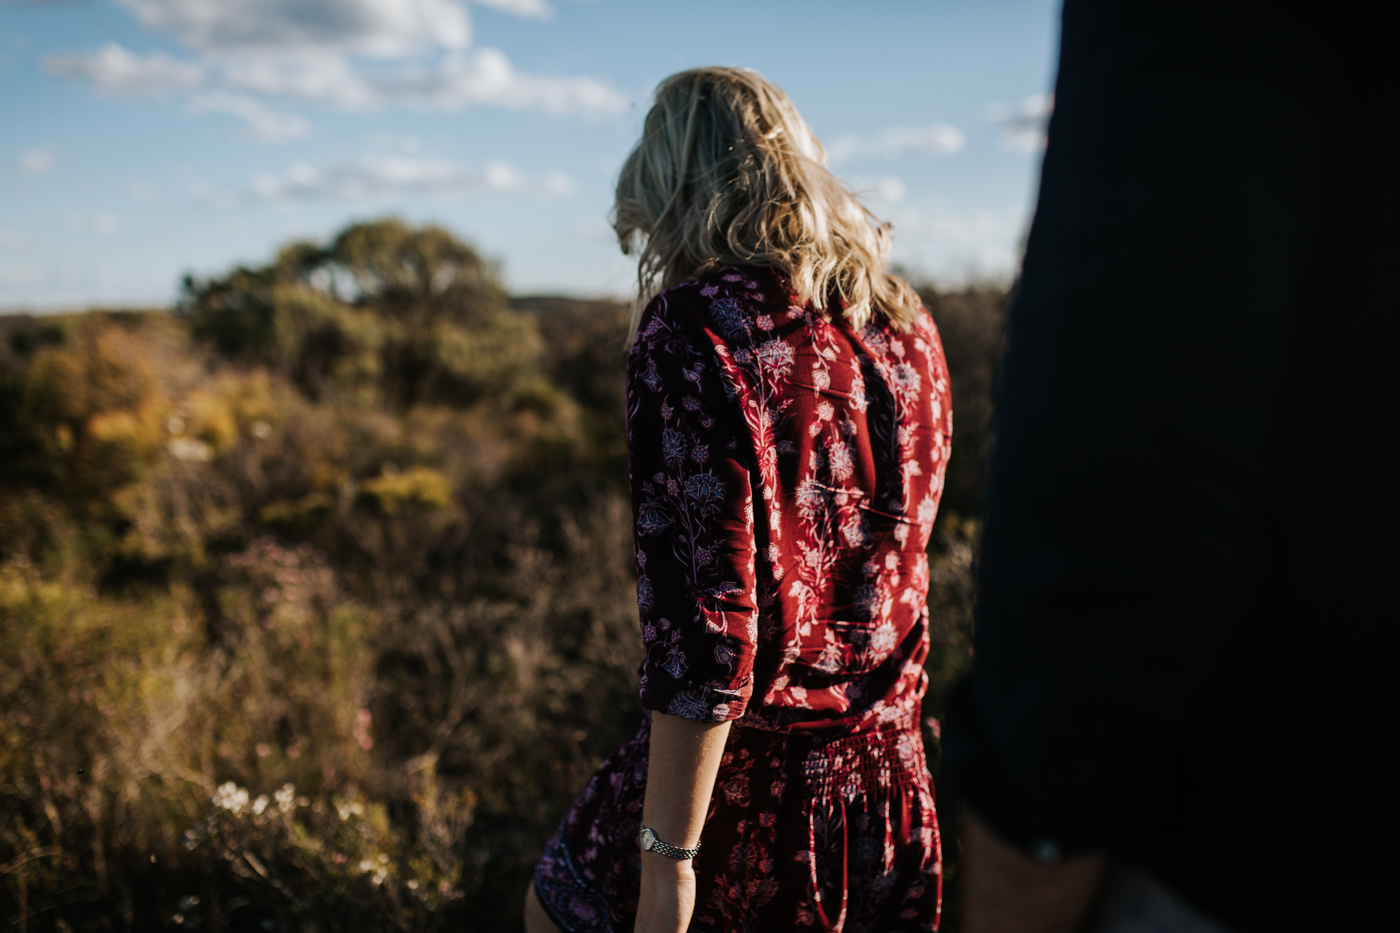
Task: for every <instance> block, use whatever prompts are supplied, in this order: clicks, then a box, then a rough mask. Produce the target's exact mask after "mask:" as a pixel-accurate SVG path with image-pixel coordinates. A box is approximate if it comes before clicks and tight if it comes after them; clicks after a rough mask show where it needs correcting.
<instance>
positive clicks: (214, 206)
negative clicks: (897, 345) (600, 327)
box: [0, 0, 1058, 310]
mask: <svg viewBox="0 0 1400 933" xmlns="http://www.w3.org/2000/svg"><path fill="white" fill-rule="evenodd" d="M1057 15H1058V4H1056V3H1054V2H1051V0H862V2H854V0H846V2H837V0H802V2H789V0H747V2H738V0H706V2H703V3H700V2H694V0H692V2H681V0H50V2H36V0H27V2H26V0H0V113H3V114H4V119H3V123H2V124H0V308H3V309H11V310H13V309H20V308H31V309H40V310H42V309H57V308H73V307H81V306H86V305H91V304H101V305H109V306H110V305H118V304H144V303H165V302H168V301H170V300H171V299H172V298H173V297H174V295H175V293H176V289H177V286H178V282H179V279H180V276H181V275H183V274H184V273H186V272H194V273H196V274H212V273H217V272H219V271H221V270H224V269H226V268H228V267H229V266H230V265H232V264H234V263H237V262H261V261H265V260H266V259H267V258H268V257H269V256H270V255H271V253H272V251H273V250H274V249H275V248H276V247H277V246H278V245H280V244H282V243H285V242H287V241H288V240H291V239H294V238H297V237H315V238H323V237H326V236H327V235H329V234H331V233H333V232H334V231H335V230H337V229H338V228H340V227H341V226H343V225H344V224H345V223H347V222H349V221H351V220H354V219H360V218H366V217H375V216H382V215H385V214H398V215H400V216H403V217H406V218H408V219H410V220H412V221H429V220H431V221H436V222H439V223H443V224H445V225H446V226H448V227H450V228H451V229H453V230H455V231H457V232H458V233H459V234H461V235H462V236H464V237H466V238H468V239H469V240H471V241H472V242H473V243H475V244H476V245H477V246H478V247H479V248H480V249H481V250H482V251H483V252H484V253H485V254H486V255H488V256H490V257H493V258H495V259H497V260H499V261H500V263H501V267H502V271H503V274H504V276H505V279H506V281H507V283H508V285H509V286H510V287H511V289H512V290H514V291H516V292H519V293H540V292H553V293H569V294H577V295H625V294H626V293H627V292H628V290H629V288H630V286H631V283H632V276H633V275H634V266H633V265H632V263H631V262H629V261H628V260H627V259H626V258H625V257H623V256H621V255H620V254H619V253H618V251H617V247H616V244H615V242H614V241H613V239H612V238H611V236H610V232H609V230H608V228H607V226H606V217H607V213H608V209H609V207H610V206H611V194H612V185H613V182H614V180H615V178H616V173H617V170H618V167H619V166H620V165H621V163H622V160H623V158H624V157H625V156H626V154H627V152H628V150H629V148H630V147H631V145H632V144H633V142H634V141H635V138H636V135H637V132H638V130H639V128H640V126H641V121H642V117H643V115H644V114H645V111H646V107H647V106H648V103H649V99H650V93H651V89H652V88H653V87H655V85H656V83H657V82H658V81H659V80H660V79H662V78H664V77H665V76H666V75H668V74H671V73H673V72H675V71H679V70H682V69H684V68H689V67H694V66H697V65H704V64H724V65H741V66H746V67H752V68H755V69H757V70H758V71H759V72H761V73H762V74H764V75H765V76H766V77H768V78H769V79H770V80H773V81H775V82H776V83H778V84H779V85H781V86H782V87H783V88H784V89H786V90H787V92H788V93H789V94H790V95H791V96H792V98H793V100H794V101H795V102H796V103H797V106H798V108H799V109H800V110H801V111H802V112H803V114H804V115H805V116H806V117H807V119H808V121H809V122H810V123H811V125H812V127H813V129H814V130H815V131H816V133H817V135H818V136H819V137H820V138H821V139H822V140H823V142H825V143H826V144H827V147H828V149H829V150H830V151H831V154H832V160H831V162H832V169H833V171H835V172H836V174H837V175H838V176H840V177H842V178H843V179H845V180H847V181H848V182H850V183H851V184H852V186H853V187H855V188H856V190H858V191H860V192H862V194H863V197H864V198H865V200H866V203H867V204H868V205H869V206H870V207H871V209H872V210H873V211H874V212H875V213H876V214H878V215H879V216H881V217H884V218H888V219H890V220H892V221H893V223H894V225H895V259H896V261H897V262H899V263H901V264H902V265H904V266H905V267H907V268H909V269H911V270H913V271H915V272H917V273H919V274H922V275H926V276H931V277H935V278H938V279H941V280H943V281H947V282H956V281H959V280H963V279H967V278H970V277H981V276H998V275H1005V274H1007V273H1008V272H1010V270H1011V269H1012V268H1013V267H1014V265H1015V262H1016V257H1017V249H1018V245H1019V242H1020V239H1021V236H1022V235H1023V231H1024V227H1025V224H1026V221H1027V215H1028V211H1029V208H1030V205H1031V201H1032V197H1033V193H1034V184H1035V178H1036V172H1037V170H1038V168H1039V162H1040V153H1041V146H1042V139H1041V137H1040V126H1041V125H1042V122H1043V116H1044V114H1045V112H1046V110H1047V109H1048V103H1049V101H1048V97H1046V94H1047V92H1048V91H1049V89H1050V84H1051V80H1052V77H1053V68H1054V52H1055V48H1054V46H1055V40H1056V29H1057V24H1056V19H1057Z"/></svg>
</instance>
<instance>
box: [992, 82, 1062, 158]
mask: <svg viewBox="0 0 1400 933" xmlns="http://www.w3.org/2000/svg"><path fill="white" fill-rule="evenodd" d="M1054 109H1055V99H1054V98H1053V97H1051V96H1050V95H1049V94H1032V95H1031V96H1030V97H1027V98H1026V99H1025V100H1023V101H1021V102H1020V103H1019V104H1002V103H997V104H992V105H991V106H990V107H988V108H987V115H988V117H990V118H991V121H992V122H993V123H995V124H997V125H998V126H1000V127H1001V146H1002V148H1003V149H1010V150H1011V151H1012V152H1039V151H1040V150H1042V149H1044V148H1045V127H1046V124H1048V123H1049V122H1050V112H1051V111H1052V110H1054Z"/></svg>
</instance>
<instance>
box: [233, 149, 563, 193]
mask: <svg viewBox="0 0 1400 933" xmlns="http://www.w3.org/2000/svg"><path fill="white" fill-rule="evenodd" d="M251 190H252V194H253V196H254V197H256V198H258V199H261V200H265V201H277V202H284V203H290V202H297V201H312V200H351V201H365V200H377V199H385V198H402V197H425V196H430V197H454V196H457V197H460V196H464V195H474V194H523V195H530V196H535V197H550V196H557V195H563V194H567V193H569V192H570V191H571V190H573V182H572V181H571V180H570V179H569V177H568V176H567V175H563V174H559V173H553V174H549V175H545V176H542V177H531V176H527V175H523V174H521V173H520V172H518V171H517V170H515V169H514V168H512V167H510V166H509V165H505V164H502V163H491V164H488V165H485V166H480V167H478V166H474V165H467V164H463V163H459V162H453V161H451V160H449V159H417V158H410V157H407V156H381V155H375V156H365V157H364V158H362V159H359V160H358V161H355V162H349V163H344V164H340V165H331V166H327V167H323V168H318V167H316V166H313V165H309V164H307V163H305V162H298V163H296V164H294V165H292V166H291V167H290V168H289V169H288V170H287V171H286V172H285V173H284V174H282V175H271V174H264V175H259V176H257V177H256V178H254V179H253V183H252V186H251Z"/></svg>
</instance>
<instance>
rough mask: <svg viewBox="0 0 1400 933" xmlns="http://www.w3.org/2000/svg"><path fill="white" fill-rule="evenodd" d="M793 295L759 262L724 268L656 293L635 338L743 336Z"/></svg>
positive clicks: (734, 337)
mask: <svg viewBox="0 0 1400 933" xmlns="http://www.w3.org/2000/svg"><path fill="white" fill-rule="evenodd" d="M790 301H791V296H790V294H789V290H788V287H787V284H786V281H785V280H784V279H783V277H782V276H781V275H780V274H779V273H777V272H775V271H774V270H772V269H768V268H764V267H761V266H725V267H723V268H720V269H715V270H713V271H711V272H707V273H705V274H704V275H701V276H698V277H697V278H695V279H692V280H690V281H687V282H681V283H679V284H677V285H673V286H671V287H670V288H667V289H665V290H664V291H662V292H660V293H659V294H657V295H656V296H655V297H654V298H652V299H651V301H650V302H649V303H648V304H647V307H646V310H645V311H643V312H642V319H641V321H640V323H639V325H638V329H637V340H638V341H639V342H641V341H643V340H652V339H655V338H657V337H670V336H672V335H675V334H680V333H685V334H691V335H693V336H695V337H697V338H698V337H699V336H700V333H701V332H702V331H708V332H709V333H711V334H714V335H717V336H718V337H720V338H721V339H722V340H724V341H733V340H739V339H742V338H743V337H744V336H745V335H746V334H748V333H749V332H750V331H751V329H752V327H753V324H754V322H755V321H756V320H757V319H758V317H759V316H760V315H763V314H765V313H768V312H770V311H771V310H772V309H773V307H774V306H775V305H782V306H784V307H786V306H787V305H788V304H789V303H790Z"/></svg>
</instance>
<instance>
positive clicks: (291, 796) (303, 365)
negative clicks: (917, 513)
mask: <svg viewBox="0 0 1400 933" xmlns="http://www.w3.org/2000/svg"><path fill="white" fill-rule="evenodd" d="M935 297H940V296H935ZM943 297H946V296H942V297H940V300H943ZM948 300H952V299H951V298H948ZM969 300H971V299H969ZM977 300H979V301H980V300H982V299H977ZM988 301H990V299H988ZM974 304H975V302H974ZM984 304H986V302H984ZM994 304H995V303H994V302H992V305H994ZM989 306H990V305H989ZM969 307H973V306H972V305H969ZM977 307H982V306H981V305H978V306H977ZM974 311H975V308H973V310H972V311H969V312H968V313H969V314H970V315H971V314H973V313H974ZM943 323H944V322H943V320H942V318H940V324H943ZM625 328H626V309H625V308H624V307H623V306H622V305H620V304H614V303H605V302H579V301H568V300H564V299H514V300H511V301H509V302H508V301H507V300H506V298H505V296H504V293H503V292H502V290H501V288H500V286H499V284H498V283H497V281H496V278H495V275H494V271H493V270H492V268H491V267H490V265H489V264H487V263H485V262H483V261H482V260H481V259H480V257H479V256H478V255H477V254H476V253H475V252H474V251H473V250H472V249H471V248H470V247H468V246H466V245H465V244H461V243H459V242H457V241H456V240H454V239H453V238H452V237H451V236H450V235H449V234H447V233H446V232H445V231H442V230H440V229H437V228H431V227H429V228H410V227H407V226H405V225H403V224H401V223H398V222H396V221H379V222H375V223H369V224H359V225H355V226H352V227H350V228H348V229H347V230H346V231H344V232H343V233H342V234H341V235H340V236H338V237H336V238H335V239H334V240H333V241H332V242H331V243H329V244H324V245H317V244H298V245H294V246H291V247H288V248H287V249H285V250H283V251H282V252H281V253H279V254H278V256H277V257H276V258H275V259H274V261H273V262H271V263H269V264H268V265H266V266H263V267H258V268H247V269H237V270H234V271H233V272H230V273H229V274H228V275H226V276H223V277H220V278H217V279H213V280H209V281H203V282H190V283H189V286H188V288H187V292H186V300H185V303H184V305H183V306H182V308H181V313H180V314H177V315H169V314H160V313H148V314H134V315H110V314H99V313H93V314H89V315H84V316H75V317H71V318H60V319H50V320H48V321H46V322H45V323H44V325H43V326H39V325H38V324H37V323H36V322H34V321H32V320H28V319H3V320H0V330H4V331H5V332H6V333H5V335H4V336H6V337H7V340H6V341H5V342H4V344H3V347H0V349H4V350H5V352H4V353H0V919H2V920H3V922H4V923H6V924H8V925H9V926H10V927H11V928H14V929H17V930H80V929H83V930H108V929H141V930H147V929H152V930H154V929H181V930H183V929H210V930H214V929H221V930H233V931H241V930H258V931H261V930H287V931H292V930H297V931H301V930H346V931H359V930H365V931H379V930H433V929H448V928H470V929H475V930H508V929H517V928H518V925H519V915H520V902H521V895H522V892H523V890H524V886H525V882H526V880H527V879H528V877H529V872H530V870H531V866H532V864H533V861H534V859H535V857H536V855H537V854H538V851H539V848H540V846H541V845H542V844H543V843H544V841H545V840H546V839H547V838H548V836H549V835H550V833H551V832H552V830H553V828H554V825H555V824H556V822H557V821H558V819H559V818H560V816H561V815H562V813H563V812H564V810H565V809H566V808H567V806H568V805H569V803H570V801H571V800H572V799H573V796H574V795H575V794H576V793H577V792H578V790H579V789H580V788H581V787H582V785H583V783H584V782H585V781H586V780H587V778H588V776H589V774H590V773H591V772H592V771H593V769H594V768H596V766H597V765H598V763H599V762H600V761H601V759H602V757H603V756H604V755H606V754H608V753H610V752H611V751H612V750H613V749H614V748H616V746H617V745H618V744H619V743H620V742H621V741H623V740H624V739H625V738H626V737H628V736H629V735H630V734H631V733H632V732H633V731H634V730H635V728H636V725H637V722H638V718H639V716H640V708H639V705H638V701H637V698H636V684H635V671H636V667H637V663H638V660H639V653H640V648H639V645H638V639H637V636H636V616H635V612H636V610H635V589H634V584H633V580H632V566H631V521H630V509H629V507H628V504H627V499H626V484H625V478H626V467H625V462H626V459H625V458H626V444H625V432H624V430H623V422H622V414H623V404H622V398H623V396H622V370H623V362H624V347H623V340H624V335H625ZM954 329H955V328H954ZM949 330H950V329H949V328H947V327H946V325H945V334H947V333H948V332H949ZM14 335H19V338H18V339H14ZM947 342H948V344H949V346H948V350H949V355H950V357H951V358H954V366H953V380H954V393H955V401H956V403H957V404H958V405H959V417H960V418H962V417H963V415H962V413H963V411H965V410H967V407H968V402H967V398H966V393H967V392H969V391H972V390H969V389H967V388H966V385H965V380H963V376H962V375H960V374H961V373H964V372H965V371H967V367H966V366H963V362H961V359H962V358H961V357H959V356H958V354H959V353H961V352H962V351H961V350H960V349H958V347H957V346H956V345H955V344H954V342H953V341H952V340H949V341H947ZM979 346H980V345H979ZM978 352H982V351H981V350H979V351H978ZM988 365H990V364H988ZM960 367H963V368H960ZM973 368H975V367H973ZM960 380H963V381H962V382H960ZM960 393H961V394H960ZM964 420H965V419H964ZM960 436H961V435H960ZM955 456H957V454H955ZM972 462H974V463H975V462H977V461H976V460H975V459H974V460H973V461H972ZM960 507H961V508H962V509H964V512H963V514H971V512H970V511H968V506H966V505H961V506H960ZM935 538H936V543H935V547H934V550H933V554H932V557H933V560H932V570H933V592H932V594H931V598H930V611H931V617H932V620H933V635H934V646H933V653H932V656H931V658H930V662H929V672H930V676H931V678H932V682H933V685H934V689H933V690H931V692H930V703H929V706H928V713H929V714H930V715H938V714H939V712H940V710H941V705H940V703H941V699H940V698H941V690H942V688H943V687H944V686H946V684H947V683H948V682H950V680H951V679H952V677H953V676H955V674H956V673H957V671H959V670H960V669H961V666H962V665H963V664H964V663H965V660H966V656H967V645H968V638H969V637H970V633H971V615H970V612H971V603H972V598H973V593H972V588H971V583H970V579H971V578H970V572H969V568H970V566H971V560H972V553H973V548H974V547H975V540H976V525H975V522H969V521H964V520H962V519H960V518H957V517H956V516H954V515H951V514H948V515H945V517H944V518H942V519H940V524H939V528H938V533H937V535H936V536H935ZM932 747H933V750H934V753H935V754H936V743H933V746H932Z"/></svg>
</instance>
